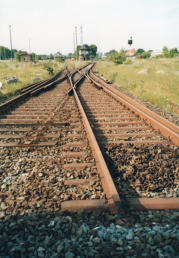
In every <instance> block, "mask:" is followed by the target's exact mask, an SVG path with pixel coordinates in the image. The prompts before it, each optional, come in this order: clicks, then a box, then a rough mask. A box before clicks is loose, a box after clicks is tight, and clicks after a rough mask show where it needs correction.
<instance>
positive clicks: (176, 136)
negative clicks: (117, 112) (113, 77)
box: [90, 72, 179, 146]
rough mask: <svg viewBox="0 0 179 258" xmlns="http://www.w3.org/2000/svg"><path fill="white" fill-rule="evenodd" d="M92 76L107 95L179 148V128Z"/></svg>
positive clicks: (92, 74) (91, 73)
mask: <svg viewBox="0 0 179 258" xmlns="http://www.w3.org/2000/svg"><path fill="white" fill-rule="evenodd" d="M90 75H91V77H92V78H91V79H93V81H94V78H95V79H96V80H97V83H99V82H100V84H101V85H102V87H103V90H104V91H105V92H106V93H108V94H109V95H111V96H112V97H114V98H115V99H116V100H117V101H119V102H121V103H123V105H125V106H127V107H128V108H129V109H131V110H132V111H134V112H135V113H136V114H138V115H139V116H140V117H141V118H142V119H143V120H144V121H145V122H146V123H148V124H151V125H152V126H153V128H154V129H157V130H160V133H161V134H162V135H163V136H165V137H167V138H170V140H171V141H172V142H173V143H174V144H175V145H177V146H179V127H178V126H177V125H175V124H173V123H171V122H169V121H167V120H166V119H164V118H163V117H161V116H159V115H158V114H156V113H154V112H153V111H151V110H149V109H148V108H146V107H144V106H143V105H141V104H139V103H137V102H136V101H135V100H133V99H131V98H130V97H128V96H126V95H124V94H123V93H121V92H119V91H118V90H117V89H115V88H112V87H111V86H109V85H108V84H107V83H105V82H104V81H103V80H102V79H100V78H99V77H97V76H96V75H94V73H93V72H90Z"/></svg>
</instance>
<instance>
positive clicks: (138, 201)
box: [0, 64, 179, 212]
mask: <svg viewBox="0 0 179 258" xmlns="http://www.w3.org/2000/svg"><path fill="white" fill-rule="evenodd" d="M87 66H90V67H89V69H88V70H87V71H85V73H84V74H83V73H82V72H81V70H82V69H84V68H86V67H87ZM93 67H94V64H87V65H85V66H84V67H82V68H80V69H79V70H77V71H75V72H73V73H72V74H71V73H70V72H69V71H68V70H66V73H65V75H64V76H63V77H62V78H60V79H58V77H59V76H60V74H59V73H58V74H57V75H55V76H54V77H52V78H51V79H49V80H44V81H41V82H38V83H36V84H32V85H30V86H28V87H26V88H24V89H22V90H21V91H20V94H19V95H18V96H16V97H15V98H14V99H12V100H10V101H7V102H6V103H4V104H1V105H0V110H3V109H5V108H7V106H9V105H12V104H16V103H17V102H19V101H20V100H23V99H25V98H27V97H30V96H33V95H36V94H39V93H40V92H42V91H43V90H48V89H51V88H52V87H53V86H55V85H56V84H58V83H60V82H62V81H64V80H66V79H68V80H69V83H70V85H71V89H70V90H69V91H68V92H67V94H68V95H74V98H75V101H76V103H77V106H78V109H79V112H80V114H81V117H82V121H83V125H84V127H85V129H86V133H87V137H88V141H89V144H90V146H91V149H92V152H93V155H94V158H95V161H96V166H97V169H98V172H99V174H100V178H101V181H102V185H103V188H104V191H105V193H106V196H107V203H105V202H104V201H103V200H76V201H65V202H63V203H62V210H78V209H95V208H100V207H101V208H109V209H110V210H111V211H112V212H116V211H117V209H118V207H123V205H124V206H125V207H126V206H127V207H129V208H132V209H136V210H145V209H147V210H148V209H179V198H128V199H121V198H120V197H119V194H118V192H117V190H116V187H115V185H114V182H113V180H112V178H111V175H110V172H109V170H108V167H107V165H106V162H105V160H104V158H103V155H102V153H101V150H100V147H99V145H98V143H97V140H96V137H95V135H94V133H93V130H92V128H91V126H90V123H89V121H88V118H87V116H86V114H85V111H84V109H83V106H82V104H81V102H80V99H79V97H78V94H77V91H76V88H77V87H78V85H80V83H82V81H83V80H84V79H85V78H87V79H88V80H89V81H90V82H92V83H93V85H94V86H95V87H97V88H98V89H99V90H103V91H104V92H106V93H107V94H109V95H110V96H112V97H113V98H114V99H116V100H117V101H119V102H121V103H122V104H123V105H125V106H127V107H128V108H129V109H131V110H132V111H134V112H135V113H137V114H138V115H139V116H140V117H141V118H142V119H143V120H145V122H146V123H149V124H151V125H152V126H153V127H154V128H155V129H158V130H160V132H161V134H162V135H164V136H165V137H168V138H170V140H171V142H173V143H174V144H175V145H178V146H179V128H178V127H177V126H176V125H174V124H172V123H170V122H169V121H167V120H165V119H164V118H162V117H160V116H159V115H157V114H155V113H154V112H152V111H150V110H149V109H147V108H145V107H144V106H142V105H140V104H139V103H137V102H135V101H134V100H132V99H131V98H129V97H127V96H126V95H124V94H122V93H120V92H119V91H117V90H116V89H114V88H112V87H110V86H109V85H108V84H107V83H105V82H104V81H103V80H102V79H101V78H99V77H97V76H96V75H95V74H94V73H93V72H92V68H93ZM76 73H79V74H80V75H81V76H80V78H79V79H78V80H77V81H76V82H74V81H73V77H74V75H75V74H76Z"/></svg>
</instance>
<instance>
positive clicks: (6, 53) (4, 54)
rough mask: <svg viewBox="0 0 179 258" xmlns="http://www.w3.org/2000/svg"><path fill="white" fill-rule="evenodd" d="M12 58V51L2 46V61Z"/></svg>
mask: <svg viewBox="0 0 179 258" xmlns="http://www.w3.org/2000/svg"><path fill="white" fill-rule="evenodd" d="M9 58H11V51H10V49H9V48H7V47H3V46H0V59H1V60H5V59H9Z"/></svg>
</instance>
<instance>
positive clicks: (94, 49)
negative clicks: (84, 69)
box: [89, 44, 98, 59]
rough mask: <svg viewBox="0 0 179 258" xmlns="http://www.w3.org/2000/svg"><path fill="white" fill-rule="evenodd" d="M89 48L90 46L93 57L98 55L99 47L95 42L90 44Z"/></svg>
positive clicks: (91, 56)
mask: <svg viewBox="0 0 179 258" xmlns="http://www.w3.org/2000/svg"><path fill="white" fill-rule="evenodd" d="M89 48H90V58H91V59H93V58H95V57H96V53H97V49H98V48H97V46H96V45H94V44H92V45H90V46H89Z"/></svg>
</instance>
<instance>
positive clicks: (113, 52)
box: [105, 49, 117, 56]
mask: <svg viewBox="0 0 179 258" xmlns="http://www.w3.org/2000/svg"><path fill="white" fill-rule="evenodd" d="M113 54H117V50H115V49H112V50H110V51H109V52H106V53H105V55H106V56H107V55H113Z"/></svg>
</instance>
